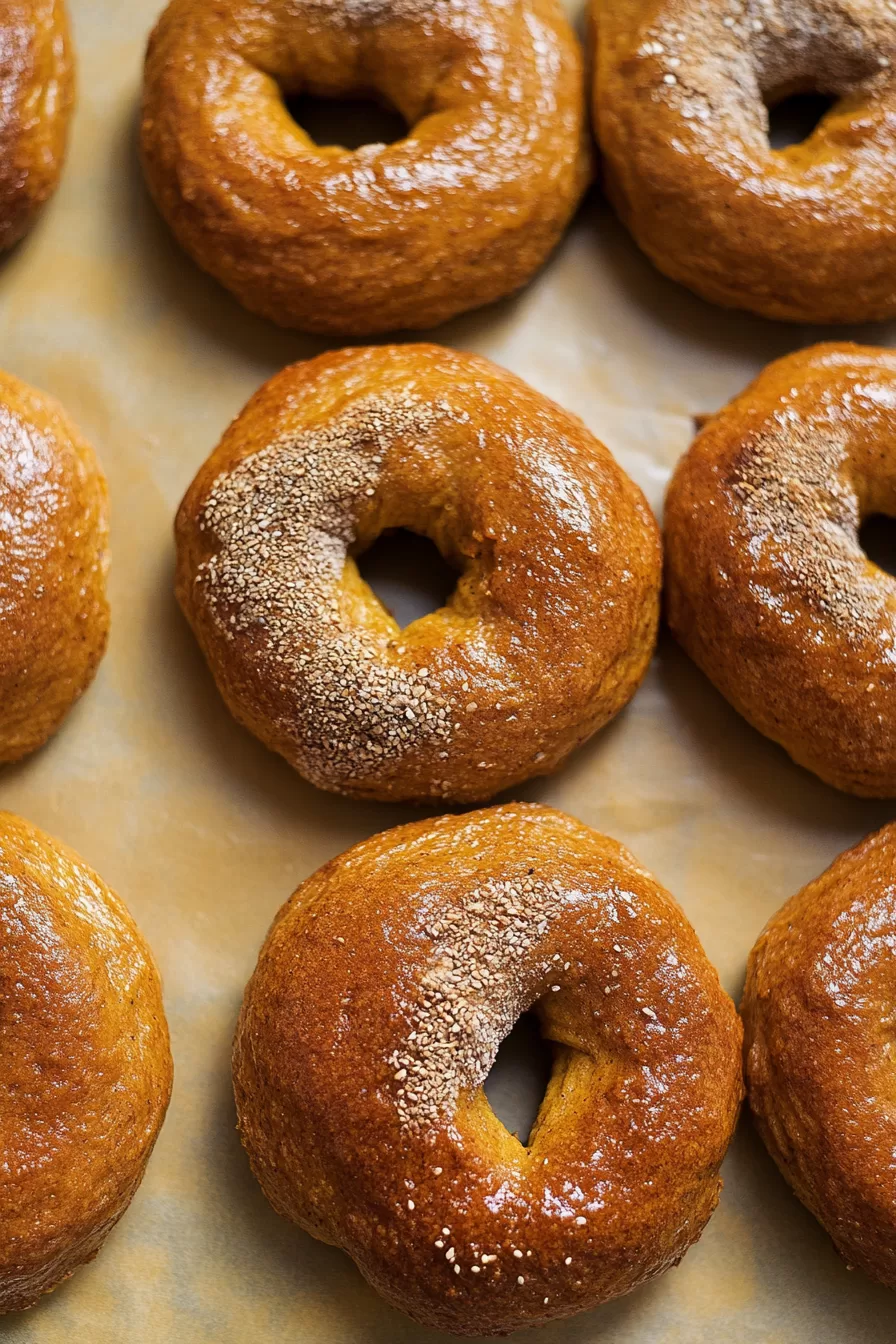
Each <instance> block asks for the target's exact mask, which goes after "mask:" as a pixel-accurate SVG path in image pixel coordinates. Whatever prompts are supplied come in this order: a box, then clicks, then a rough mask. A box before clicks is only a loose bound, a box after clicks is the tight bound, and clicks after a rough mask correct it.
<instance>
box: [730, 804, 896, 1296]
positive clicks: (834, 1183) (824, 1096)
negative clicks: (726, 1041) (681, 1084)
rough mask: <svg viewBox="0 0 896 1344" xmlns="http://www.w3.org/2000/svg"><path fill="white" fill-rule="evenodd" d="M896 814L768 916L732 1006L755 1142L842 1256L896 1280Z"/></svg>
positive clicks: (891, 1284)
mask: <svg viewBox="0 0 896 1344" xmlns="http://www.w3.org/2000/svg"><path fill="white" fill-rule="evenodd" d="M894 981H896V826H893V825H890V826H885V827H884V829H883V830H882V831H879V832H878V833H877V834H876V835H872V836H870V837H869V839H867V840H865V841H864V842H863V843H862V844H860V845H857V846H856V848H855V849H851V850H848V851H847V852H846V853H845V854H841V855H840V857H839V858H837V859H836V860H835V861H834V863H833V864H832V865H831V867H830V868H828V870H827V872H825V873H823V874H822V875H821V877H819V878H818V879H817V880H816V881H814V882H810V883H809V885H808V886H806V887H804V888H803V890H802V891H801V892H799V893H798V894H797V895H796V896H794V897H793V898H792V899H791V900H789V901H788V902H787V903H786V905H784V906H782V908H781V910H780V911H779V912H778V914H777V915H775V916H774V918H773V919H771V920H769V923H768V924H767V925H766V927H765V930H764V931H763V933H762V936H761V937H760V939H759V941H758V942H757V944H756V946H755V947H754V948H753V951H752V953H751V954H750V961H749V966H748V971H747V983H746V988H745V990H744V999H743V1005H742V1011H743V1015H744V1024H745V1030H746V1065H747V1083H748V1089H749V1096H750V1104H751V1106H752V1109H753V1113H754V1115H755V1117H756V1121H757V1123H758V1126H759V1129H760V1132H761V1134H762V1137H763V1138H764V1140H765V1143H766V1145H767V1147H768V1149H769V1151H770V1152H771V1154H772V1156H773V1157H774V1159H775V1161H776V1162H777V1164H778V1166H779V1167H780V1168H781V1171H782V1173H783V1175H784V1176H785V1177H786V1178H787V1180H788V1181H789V1182H790V1184H791V1185H792V1186H793V1188H794V1190H795V1191H796V1193H797V1194H798V1195H799V1197H800V1199H801V1200H802V1201H803V1203H804V1204H806V1205H808V1207H809V1208H810V1209H811V1210H812V1212H813V1213H814V1214H815V1216H816V1218H818V1219H819V1220H820V1221H821V1223H822V1224H823V1225H824V1227H825V1229H826V1230H827V1232H828V1234H829V1235H830V1236H831V1238H832V1239H833V1241H834V1244H835V1246H836V1247H837V1249H838V1251H839V1252H840V1254H841V1255H842V1256H843V1257H844V1259H845V1260H846V1262H847V1264H849V1265H851V1266H853V1267H857V1268H859V1269H863V1270H864V1271H865V1272H866V1273H867V1274H870V1275H871V1276H872V1278H875V1279H878V1280H880V1282H881V1283H885V1284H887V1285H888V1286H889V1287H890V1288H896V1173H894V1169H893V1153H894V1152H896V1084H894V1079H893V984H894Z"/></svg>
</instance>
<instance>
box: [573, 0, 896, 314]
mask: <svg viewBox="0 0 896 1344" xmlns="http://www.w3.org/2000/svg"><path fill="white" fill-rule="evenodd" d="M591 32H592V46H593V48H594V68H595V82H594V90H593V115H594V124H595V128H596V132H597V136H598V139H599V141H600V145H601V149H602V151H603V156H604V169H605V180H606V186H607V189H608V191H609V194H610V196H611V198H612V200H613V202H614V205H615V206H616V209H617V211H618V213H619V215H620V216H621V218H622V219H623V221H624V222H625V223H626V225H627V226H628V227H629V229H630V230H631V232H632V233H633V235H634V237H635V239H636V240H637V242H638V244H639V246H640V247H642V248H643V250H644V251H645V252H646V253H647V255H648V256H649V257H650V258H651V260H652V261H653V262H654V263H655V264H656V265H657V266H658V267H659V269H660V270H661V271H663V272H665V274H667V275H669V276H671V277H672V278H673V279H675V280H678V281H680V282H681V283H682V284H685V285H688V286H689V287H690V288H691V289H694V290H696V292H697V293H698V294H700V295H702V296H703V298H706V299H709V300H710V301H711V302H713V303H720V304H724V305H725V306H728V307H735V308H746V309H749V310H750V311H752V312H755V313H760V314H762V315H763V316H766V317H772V318H777V319H782V320H785V321H793V322H866V321H870V320H876V319H883V318H888V317H893V316H894V315H896V130H894V126H896V12H894V10H893V8H892V6H891V5H890V4H889V3H888V0H751V2H750V3H749V4H747V3H745V2H744V0H592V6H591ZM801 92H817V93H822V94H828V95H830V96H832V97H833V98H835V99H836V102H835V105H834V106H833V107H832V108H831V110H830V111H829V112H828V113H827V115H826V116H825V117H824V118H823V120H822V121H821V123H820V124H819V125H818V127H817V128H816V129H815V130H814V131H813V132H812V134H811V135H810V136H809V138H808V139H807V140H805V141H803V142H802V143H800V144H796V145H791V146H788V147H787V148H785V149H782V150H776V149H772V148H771V147H770V144H769V139H768V125H769V118H768V106H773V105H774V104H775V103H776V102H778V101H780V100H781V99H782V98H784V97H786V96H788V95H790V94H794V93H801Z"/></svg>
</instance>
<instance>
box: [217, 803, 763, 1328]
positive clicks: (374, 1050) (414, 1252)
mask: <svg viewBox="0 0 896 1344" xmlns="http://www.w3.org/2000/svg"><path fill="white" fill-rule="evenodd" d="M533 1005H534V1011H535V1012H536V1014H537V1016H538V1018H539V1020H540V1024H541V1029H542V1032H543V1033H544V1035H545V1036H546V1037H547V1038H548V1039H549V1040H550V1041H551V1042H553V1044H554V1047H555V1063H554V1071H553V1075H552V1078H551V1082H550V1085H549V1087H548V1091H547V1094H546V1097H545V1100H544V1102H543V1104H542V1107H541V1110H540V1113H539V1117H538V1120H537V1121H536V1126H535V1129H534V1131H533V1134H532V1135H531V1136H530V1139H529V1143H528V1146H525V1147H524V1146H523V1144H522V1143H520V1141H519V1140H518V1139H517V1138H516V1137H515V1136H513V1135H511V1134H510V1133H509V1132H508V1131H507V1130H506V1129H505V1128H504V1127H503V1126H502V1125H501V1123H500V1122H499V1121H498V1120H497V1118H496V1117H495V1115H494V1113H493V1112H492V1110H491V1109H490V1107H489V1105H488V1102H487V1100H486V1098H485V1094H484V1092H483V1090H482V1083H483V1080H484V1079H485V1077H486V1075H487V1074H488V1072H489V1069H490V1067H491V1064H492V1062H493V1061H494V1058H495V1054H496V1052H497V1049H498V1046H499V1044H500V1042H501V1040H502V1038H503V1037H504V1036H505V1035H506V1034H507V1033H508V1032H509V1031H510V1029H511V1027H512V1026H513V1023H514V1021H515V1020H516V1018H517V1017H518V1015H519V1014H520V1013H521V1012H523V1011H524V1010H526V1009H527V1008H529V1007H530V1006H533ZM740 1041H741V1031H740V1024H739V1021H738V1019H737V1015H736V1013H735V1011H734V1006H733V1004H732V1003H731V1001H730V1000H729V999H728V997H727V995H725V994H724V993H723V991H722V989H721V987H720V985H719V981H718V977H717V976H716V973H715V971H714V970H713V969H712V967H711V966H710V965H709V963H708V962H707V960H706V957H705V955H704V953H703V951H702V949H701V947H700V944H699V943H698V941H697V937H696V935H695V933H694V931H693V929H692V928H691V926H690V925H689V924H688V922H687V920H686V919H685V917H684V915H683V914H682V912H681V910H680V909H679V907H678V905H677V904H676V903H675V901H674V900H673V899H672V897H671V896H669V894H668V893H667V892H665V891H663V890H662V888H661V887H659V886H658V885H657V884H656V882H655V881H654V880H653V879H652V878H651V877H650V875H649V874H648V873H646V872H645V871H644V870H643V869H642V868H640V867H639V866H638V864H637V863H636V861H635V860H634V859H633V858H632V856H631V855H630V854H629V853H627V851H626V850H624V849H623V848H622V847H621V846H620V845H618V844H616V843H615V842H614V841H612V840H608V839H607V838H606V837H604V836H601V835H598V834H597V833H596V832H594V831H592V830H589V829H588V828H587V827H585V826H583V825H581V824H580V823H578V822H576V821H573V820H572V819H571V818H569V817H566V816H564V815H563V814H562V813H559V812H555V811H552V810H550V809H547V808H542V807H536V806H531V805H530V806H527V805H525V804H513V805H510V806H506V807H500V808H494V809H491V810H488V811H482V812H474V813H471V814H468V815H466V816H446V817H441V818H440V819H439V820H437V821H435V822H430V821H426V822H420V823H417V824H416V825H411V826H403V827H400V828H399V829H397V830H393V831H388V832H386V833H384V834H380V835H377V836H374V837H373V838H372V839H370V840H367V841H365V842H364V843H362V844H360V845H357V846H356V847H355V848H354V849H351V850H349V851H348V853H346V854H344V855H342V857H341V858H338V859H335V860H333V861H332V862H331V863H329V864H327V865H326V866H325V867H324V868H322V869H321V870H320V871H319V872H318V873H316V874H315V875H314V876H313V877H311V878H310V879H309V880H308V881H307V882H306V883H305V884H304V885H303V886H302V887H300V888H299V890H298V892H296V894H295V896H294V897H293V898H292V900H291V901H289V902H288V903H287V904H286V905H285V906H284V907H283V909H282V910H281V912H280V914H279V916H278V917H277V919H276V921H275V923H274V926H273V928H272V930H271V932H270V934H269V936H268V940H267V942H266V944H265V946H264V948H263V949H262V952H261V956H260V958H259V962H258V967H257V969H256V971H255V974H254V976H253V978H252V980H251V981H250V983H249V986H248V989H247V991H246V997H245V1000H244V1003H243V1010H242V1013H241V1016H240V1022H239V1027H238V1030H237V1037H236V1045H235V1052H234V1081H235V1086H236V1098H237V1108H238V1113H239V1123H240V1130H241V1133H242V1137H243V1142H244V1144H245V1145H246V1148H247V1149H248V1152H249V1156H250V1159H251V1162H252V1165H253V1168H254V1170H255V1173H256V1175H257V1176H258V1178H259V1180H260V1181H261V1183H262V1186H263V1187H264V1190H265V1192H266V1194H267V1196H268V1198H269V1199H270V1200H271V1202H272V1203H273V1205H274V1207H275V1208H276V1209H277V1210H278V1211H279V1212H281V1213H283V1214H285V1215H286V1216H288V1217H290V1218H293V1219H294V1220H295V1221H297V1222H298V1223H300V1224H301V1225H302V1226H303V1227H305V1228H306V1229H307V1230H309V1231H310V1232H312V1233H314V1235H315V1236H318V1237H320V1238H322V1239H323V1240H325V1241H329V1242H332V1243H335V1244H336V1245H339V1246H341V1247H343V1248H344V1249H345V1250H347V1251H348V1252H349V1253H350V1254H351V1255H352V1256H353V1257H354V1259H355V1260H356V1261H357V1263H358V1265H359V1267H360V1269H361V1271H362V1273H363V1274H364V1275H365V1276H366V1277H367V1278H368V1279H369V1280H370V1282H371V1283H372V1284H373V1285H374V1286H375V1287H376V1288H377V1289H378V1290H379V1291H380V1292H381V1293H382V1294H383V1295H384V1296H385V1297H386V1298H387V1299H388V1300H389V1301H390V1302H391V1303H393V1304H394V1305H395V1306H398V1307H400V1308H401V1309H402V1310H404V1311H406V1312H408V1313H409V1314H410V1315H412V1316H414V1317H415V1318H416V1319H417V1320H420V1321H422V1322H424V1323H425V1324H427V1325H432V1326H438V1327H441V1328H446V1329H449V1330H452V1331H455V1332H457V1333H459V1334H471V1335H477V1334H497V1333H507V1332H509V1331H510V1330H513V1329H515V1328H517V1327H518V1326H522V1325H526V1324H535V1323H538V1322H540V1321H545V1320H549V1319H551V1318H553V1317H561V1316H567V1315H570V1314H572V1313H574V1312H576V1311H580V1310H582V1309H583V1308H585V1307H588V1306H593V1305H595V1304H596V1303H598V1302H602V1301H605V1300H606V1299H608V1298H610V1297H613V1296H616V1295H617V1294H619V1293H624V1292H627V1291H628V1290H629V1289H631V1288H633V1287H634V1286H635V1285H636V1284H638V1283H641V1282H642V1281H643V1280H645V1279H647V1278H649V1277H651V1275H654V1274H657V1273H659V1272H660V1271H661V1270H663V1269H665V1268H667V1267H668V1266H669V1265H671V1264H674V1263H675V1262H676V1261H677V1260H678V1259H679V1258H680V1256H681V1255H682V1254H683V1253H684V1252H685V1250H686V1249H687V1248H688V1246H689V1245H690V1244H691V1243H692V1242H693V1241H694V1240H695V1239H696V1238H697V1237H698V1236H699V1234H700V1232H701V1230H702V1228H703V1226H704V1224H705V1222H706V1220H707V1219H708V1217H709V1216H710V1213H711V1212H712V1210H713V1208H714V1207H715V1204H716V1200H717V1198H718V1192H719V1184H720V1183H719V1179H718V1168H719V1164H720V1162H721V1160H722V1157H723V1155H724V1153H725V1149H726V1147H727V1145H728V1141H729V1139H730V1137H731V1133H732V1130H733V1127H734V1123H735V1118H736V1115H737V1109H738V1104H739V1102H740V1097H741V1091H742V1088H741V1069H740V1053H739V1052H740Z"/></svg>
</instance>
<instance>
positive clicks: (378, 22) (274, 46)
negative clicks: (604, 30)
mask: <svg viewBox="0 0 896 1344" xmlns="http://www.w3.org/2000/svg"><path fill="white" fill-rule="evenodd" d="M299 93H303V94H308V95H313V96H317V97H321V98H365V97H367V98H376V99H379V100H380V101H382V102H384V103H386V104H387V105H389V106H390V107H392V108H394V109H395V110H396V111H397V112H399V113H400V114H401V116H402V117H403V118H404V120H405V121H406V123H407V125H408V128H409V129H408V133H407V135H406V137H405V138H404V139H401V140H399V141H397V142H396V143H395V144H391V145H386V144H369V145H363V146H362V147H361V148H360V149H358V150H355V151H350V150H347V149H343V148H340V147H338V146H329V147H323V146H319V145H317V144H315V142H314V141H313V140H312V139H311V138H310V136H309V135H308V134H307V133H306V132H305V131H304V130H303V129H302V128H301V127H300V126H299V125H298V124H297V123H296V122H295V121H294V120H293V118H292V117H291V116H290V113H289V111H288V110H287V106H286V103H285V101H284V98H285V96H293V95H297V94H299ZM142 147H143V162H144V166H145V171H146V177H147V181H148V183H149V187H150V190H151V191H152V194H153V196H154V197H155V200H156V202H157V204H158V207H159V209H160V211H161V213H162V214H163V216H164V217H165V219H166V220H167V222H168V224H169V225H170V227H171V229H172V230H173V232H174V234H175V236H176V237H177V239H178V241H179V242H180V244H181V246H182V247H183V248H184V249H185V250H186V251H187V252H188V253H189V254H190V256H191V257H192V258H193V260H194V261H195V262H197V263H198V265H200V266H201V267H202V268H203V269H204V270H206V271H208V272H209V273H210V274H211V275H213V276H214V277H215V278H216V279H217V280H219V281H220V282H221V284H223V285H224V286H225V287H226V288H227V289H229V290H231V291H232V293H233V294H235V295H236V297H237V298H238V299H239V301H240V302H241V303H242V304H243V305H244V306H245V307H246V308H248V309H250V310H251V311H252V312H254V313H259V314H261V315H262V316H263V317H267V318H270V319H271V320H272V321H274V322H277V323H279V324H280V325H281V326H284V327H298V328H300V329H302V330H304V331H313V332H324V333H337V334H341V335H354V336H361V335H369V334H372V333H375V332H383V331H394V330H397V329H399V328H421V327H430V326H434V325H435V324H436V323H439V322H444V321H446V320H447V319H448V318H450V317H453V316H455V314H457V313H462V312H465V311H466V310H468V309H470V308H478V307H479V306H480V305H482V304H486V303H491V302H493V301H494V300H496V299H499V298H503V297H504V296H505V295H507V294H510V293H511V292H512V291H513V290H515V289H517V288H519V286H521V285H523V284H525V282H526V281H527V280H529V279H530V278H531V276H532V275H533V274H534V272H535V271H536V270H538V268H539V267H540V266H541V265H542V263H543V262H544V261H545V260H546V258H547V256H548V254H549V253H550V252H551V250H552V249H553V247H554V245H555V244H556V243H557V242H558V241H559V239H560V236H561V234H562V233H563V231H564V229H565V228H566V225H567V223H568V222H569V220H570V218H571V216H572V214H573V212H574V210H575V208H576V206H577V204H578V202H579V199H580V197H581V195H582V192H583V191H584V189H585V187H586V185H587V182H588V178H589V173H590V155H589V148H588V132H587V113H586V96H585V86H584V73H583V64H582V55H581V51H580V49H579V44H578V42H577V40H576V38H575V36H574V34H573V32H572V30H571V28H570V26H569V23H568V21H567V19H566V17H565V14H564V11H563V9H562V6H561V4H560V3H559V0H460V2H458V0H173V3H172V4H170V5H169V6H168V8H167V9H166V11H165V13H164V14H163V15H162V18H161V19H160V21H159V24H158V26H157V28H156V30H155V32H154V34H153V36H152V39H151V41H150V44H149V51H148V54H147V60H146V77H145V91H144V102H143V123H142Z"/></svg>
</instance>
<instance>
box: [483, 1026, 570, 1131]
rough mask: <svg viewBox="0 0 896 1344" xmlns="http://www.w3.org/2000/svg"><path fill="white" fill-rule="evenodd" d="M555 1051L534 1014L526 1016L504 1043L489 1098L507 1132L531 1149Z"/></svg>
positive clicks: (490, 1082)
mask: <svg viewBox="0 0 896 1344" xmlns="http://www.w3.org/2000/svg"><path fill="white" fill-rule="evenodd" d="M553 1062H554V1060H553V1051H552V1049H551V1046H550V1044H549V1043H548V1042H547V1041H546V1040H545V1039H544V1037H543V1036H542V1034H541V1031H540V1030H539V1027H538V1019H537V1018H536V1017H535V1015H534V1013H523V1015H522V1017H520V1018H518V1019H517V1021H516V1023H515V1024H514V1026H513V1029H512V1030H511V1032H510V1034H509V1036H505V1037H504V1040H503V1041H502V1042H501V1044H500V1046H499V1048H498V1053H497V1056H496V1057H495V1062H494V1064H493V1065H492V1068H491V1072H490V1073H489V1075H488V1077H487V1078H486V1080H485V1084H484V1087H485V1095H486V1097H487V1098H488V1103H489V1105H490V1106H491V1108H492V1110H493V1111H494V1113H495V1115H496V1116H497V1118H498V1119H499V1120H500V1121H501V1124H502V1125H503V1126H504V1128H505V1129H506V1130H509V1132H510V1133H511V1134H515V1135H516V1137H517V1138H518V1139H519V1141H520V1143H521V1144H523V1146H524V1147H525V1146H527V1145H528V1143H529V1139H530V1137H531V1134H532V1129H533V1127H534V1125H535V1121H536V1119H537V1118H538V1112H539V1110H540V1108H541V1103H542V1102H543V1101H544V1095H545V1092H546V1091H547V1087H548V1083H549V1082H550V1081H551V1072H552V1069H553Z"/></svg>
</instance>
